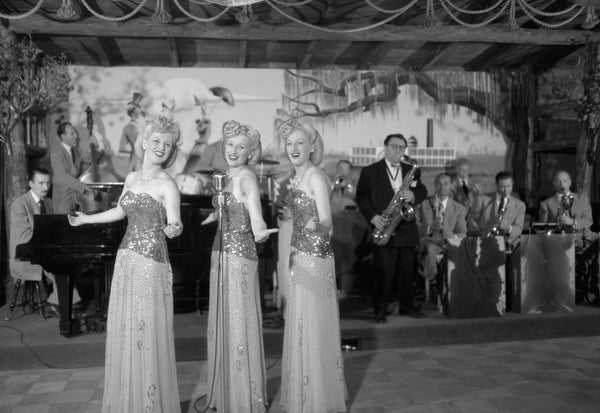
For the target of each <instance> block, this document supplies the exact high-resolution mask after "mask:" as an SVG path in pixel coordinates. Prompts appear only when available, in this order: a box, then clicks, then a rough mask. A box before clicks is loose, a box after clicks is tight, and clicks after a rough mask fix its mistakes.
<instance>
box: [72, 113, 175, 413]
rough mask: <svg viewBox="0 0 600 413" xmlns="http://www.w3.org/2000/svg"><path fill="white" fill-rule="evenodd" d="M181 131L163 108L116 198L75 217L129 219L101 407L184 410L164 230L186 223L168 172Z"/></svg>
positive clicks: (126, 412)
mask: <svg viewBox="0 0 600 413" xmlns="http://www.w3.org/2000/svg"><path fill="white" fill-rule="evenodd" d="M179 135H180V134H179V128H178V127H177V125H176V124H175V123H174V122H173V119H172V116H171V114H170V113H169V112H166V111H165V112H161V113H160V114H159V115H157V116H156V117H155V118H154V119H153V120H152V121H151V122H150V123H149V124H148V125H147V126H146V127H145V129H144V131H143V133H142V135H140V137H139V138H138V141H137V142H136V154H137V155H138V156H139V157H140V159H142V168H141V170H140V171H135V172H131V173H130V174H129V175H128V176H127V178H126V179H125V184H124V187H123V193H122V194H121V198H120V199H119V202H118V205H117V206H116V207H115V208H113V209H110V210H108V211H105V212H101V213H98V214H94V215H84V214H81V213H78V215H77V216H76V217H70V218H69V221H70V222H71V225H75V226H77V225H81V224H91V223H105V222H113V221H117V220H120V219H123V218H125V217H127V219H128V225H127V231H126V233H125V236H124V237H123V241H122V242H121V245H120V247H119V250H118V252H117V257H116V261H115V269H114V273H113V279H112V285H111V290H110V302H109V306H108V321H107V337H106V364H105V378H104V397H103V399H102V412H103V413H132V412H153V413H159V412H160V413H174V412H180V411H181V409H180V406H179V390H178V386H177V371H176V365H175V343H174V338H173V297H172V288H171V287H172V280H173V274H172V272H171V266H170V264H169V257H168V253H167V244H166V240H165V235H166V236H168V237H171V238H172V237H174V236H177V235H179V234H180V233H181V231H182V225H181V221H180V217H179V191H178V189H177V186H176V185H175V182H174V181H173V180H172V179H171V177H170V176H169V175H168V174H167V173H166V172H165V171H164V168H166V167H168V166H169V164H170V163H171V162H172V160H174V159H175V156H176V153H177V146H176V143H177V141H178V139H179Z"/></svg>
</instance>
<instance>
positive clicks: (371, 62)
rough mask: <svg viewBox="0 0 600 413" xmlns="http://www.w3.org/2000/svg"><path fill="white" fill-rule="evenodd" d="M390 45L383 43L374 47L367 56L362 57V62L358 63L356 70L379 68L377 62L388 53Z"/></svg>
mask: <svg viewBox="0 0 600 413" xmlns="http://www.w3.org/2000/svg"><path fill="white" fill-rule="evenodd" d="M388 48H389V44H387V43H385V42H381V43H379V44H378V45H376V46H374V47H372V48H371V49H370V50H369V51H368V52H367V54H366V55H365V56H362V57H361V59H360V61H359V62H358V63H357V65H356V68H357V69H359V70H365V69H369V68H371V67H374V66H377V62H378V61H379V58H380V57H381V55H382V54H383V53H384V52H385V51H387V50H388Z"/></svg>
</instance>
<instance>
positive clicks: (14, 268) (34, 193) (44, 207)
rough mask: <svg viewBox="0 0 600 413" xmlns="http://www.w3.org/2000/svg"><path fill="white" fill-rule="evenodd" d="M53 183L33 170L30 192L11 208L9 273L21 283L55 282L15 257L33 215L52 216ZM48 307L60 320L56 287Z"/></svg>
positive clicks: (75, 299)
mask: <svg viewBox="0 0 600 413" xmlns="http://www.w3.org/2000/svg"><path fill="white" fill-rule="evenodd" d="M51 185H52V181H51V178H50V172H48V170H47V169H44V168H36V169H33V171H32V172H31V174H30V177H29V188H30V190H29V191H28V192H27V193H25V194H23V195H21V196H20V197H18V198H16V199H15V200H14V201H13V203H12V204H11V207H10V273H11V275H12V276H13V278H15V279H20V280H22V281H41V280H42V277H43V276H46V278H47V279H48V280H49V281H51V282H52V283H54V276H53V275H52V274H50V273H49V272H46V271H44V269H43V268H42V267H40V266H39V265H35V264H31V263H30V262H28V261H19V260H17V259H16V258H15V252H16V249H17V245H19V244H25V243H27V242H29V240H30V239H31V237H32V236H33V216H34V215H36V214H52V213H53V207H52V204H51V203H50V202H49V200H48V199H47V198H46V196H47V195H48V191H49V190H50V186H51ZM46 301H47V302H48V304H49V306H48V308H47V311H48V313H49V314H50V315H53V316H55V317H57V318H59V315H58V308H56V305H57V304H58V295H57V291H56V288H55V289H54V290H53V291H52V293H51V294H50V295H49V296H48V299H47V300H46ZM79 301H80V298H79V294H78V293H77V290H74V291H73V303H77V302H79Z"/></svg>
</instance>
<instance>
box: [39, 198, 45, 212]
mask: <svg viewBox="0 0 600 413" xmlns="http://www.w3.org/2000/svg"><path fill="white" fill-rule="evenodd" d="M38 205H39V206H40V214H45V213H46V204H45V203H44V200H43V199H40V200H39V202H38Z"/></svg>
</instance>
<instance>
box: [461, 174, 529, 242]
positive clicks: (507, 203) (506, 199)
mask: <svg viewBox="0 0 600 413" xmlns="http://www.w3.org/2000/svg"><path fill="white" fill-rule="evenodd" d="M513 182H514V181H513V177H512V174H511V173H510V172H508V171H502V172H498V174H496V192H495V193H494V194H492V195H482V196H481V197H479V199H478V200H477V201H476V202H475V204H474V206H473V208H471V211H470V212H469V214H468V218H467V226H468V228H469V230H471V231H481V232H482V234H487V233H489V232H490V231H491V230H492V228H496V229H497V231H498V235H505V236H507V237H508V243H509V244H512V245H514V244H516V242H517V240H518V238H519V236H520V235H521V232H523V222H524V221H525V203H524V202H522V201H520V200H518V199H517V198H515V197H514V196H512V195H511V194H512V188H513Z"/></svg>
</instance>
